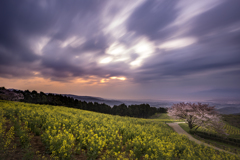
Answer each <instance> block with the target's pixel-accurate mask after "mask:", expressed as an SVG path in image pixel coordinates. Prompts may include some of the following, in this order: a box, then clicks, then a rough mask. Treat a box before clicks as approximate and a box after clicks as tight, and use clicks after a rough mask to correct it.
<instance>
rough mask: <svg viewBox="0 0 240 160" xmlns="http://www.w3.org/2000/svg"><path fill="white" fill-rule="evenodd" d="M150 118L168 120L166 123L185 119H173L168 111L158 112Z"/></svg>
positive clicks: (161, 120)
mask: <svg viewBox="0 0 240 160" xmlns="http://www.w3.org/2000/svg"><path fill="white" fill-rule="evenodd" d="M149 119H154V121H160V122H166V123H170V122H182V121H183V120H179V119H173V118H171V117H170V116H168V114H167V113H157V114H155V115H153V116H151V117H150V118H149Z"/></svg>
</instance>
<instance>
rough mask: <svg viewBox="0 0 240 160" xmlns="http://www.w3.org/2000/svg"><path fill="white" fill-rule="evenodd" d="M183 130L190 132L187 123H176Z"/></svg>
mask: <svg viewBox="0 0 240 160" xmlns="http://www.w3.org/2000/svg"><path fill="white" fill-rule="evenodd" d="M178 125H179V126H180V127H181V128H182V129H183V130H184V131H186V132H187V133H189V134H190V128H189V127H188V124H186V123H179V124H178Z"/></svg>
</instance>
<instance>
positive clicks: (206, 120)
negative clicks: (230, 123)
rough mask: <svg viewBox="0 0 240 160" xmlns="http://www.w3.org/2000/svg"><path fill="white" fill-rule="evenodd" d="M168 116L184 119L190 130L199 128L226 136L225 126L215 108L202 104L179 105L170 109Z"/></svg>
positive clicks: (174, 105)
mask: <svg viewBox="0 0 240 160" xmlns="http://www.w3.org/2000/svg"><path fill="white" fill-rule="evenodd" d="M168 115H169V116H172V117H174V118H177V119H184V120H185V121H186V122H187V123H188V126H189V128H190V129H195V130H197V129H198V128H199V127H203V128H206V129H210V130H214V131H216V132H218V133H220V134H224V133H225V132H224V129H223V127H224V124H223V123H222V121H221V116H220V114H219V113H218V112H217V111H216V109H215V106H209V104H202V103H178V104H173V105H172V106H171V107H170V108H169V109H168Z"/></svg>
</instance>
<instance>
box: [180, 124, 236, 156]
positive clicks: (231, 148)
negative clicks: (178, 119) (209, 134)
mask: <svg viewBox="0 0 240 160" xmlns="http://www.w3.org/2000/svg"><path fill="white" fill-rule="evenodd" d="M178 125H179V126H180V127H181V128H182V129H184V130H185V131H186V132H187V133H189V134H191V133H190V128H189V127H188V125H187V124H186V123H180V124H178ZM226 126H227V127H226V128H232V126H230V125H228V124H226ZM235 129H236V128H234V130H233V131H231V130H230V129H229V130H228V133H234V131H235ZM200 131H204V130H203V129H200ZM192 136H193V137H194V138H196V139H198V140H201V141H203V142H205V143H208V144H211V145H213V146H216V147H218V148H222V149H224V150H227V151H230V152H233V153H237V154H240V147H236V146H233V145H230V144H226V143H223V142H218V141H215V140H210V139H204V138H201V137H199V136H196V135H192ZM229 137H231V138H232V137H234V138H238V139H239V138H240V135H236V134H234V135H231V134H230V135H229Z"/></svg>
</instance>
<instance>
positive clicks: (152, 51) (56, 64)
mask: <svg viewBox="0 0 240 160" xmlns="http://www.w3.org/2000/svg"><path fill="white" fill-rule="evenodd" d="M239 8H240V2H239V1H238V0H231V1H230V0H204V1H194V2H193V1H192V0H186V1H175V0H137V1H135V0H130V1H127V0H123V1H110V0H88V1H85V0H68V1H64V0H58V1H57V0H53V1H47V0H36V1H29V0H22V1H13V0H3V1H1V2H0V78H1V81H2V85H7V86H6V87H8V86H9V87H12V86H15V87H16V88H18V86H17V84H19V88H24V87H25V86H26V87H28V85H27V84H28V83H29V84H30V83H31V87H32V89H34V87H36V88H39V87H37V86H39V85H42V86H46V88H45V87H43V89H44V88H45V89H46V90H48V89H49V88H51V89H52V92H56V91H59V92H63V93H64V92H65V91H67V92H71V89H72V91H73V92H72V93H75V94H83V93H87V94H89V95H96V94H102V95H97V96H103V97H104V96H107V97H112V98H143V97H144V98H155V99H157V98H158V97H159V98H165V99H181V98H185V99H188V98H189V99H198V98H199V99H206V98H207V99H211V98H220V97H224V96H225V97H233V98H234V97H235V98H237V97H239V96H240V94H239V93H240V85H239V82H238V79H239V78H240V45H239V44H240V27H239V26H240V17H239V15H240V10H239ZM44 81H45V82H44ZM14 83H15V84H14ZM46 83H48V84H49V85H46ZM54 83H55V84H56V85H54ZM70 84H71V85H70ZM11 85H12V86H11ZM59 86H61V87H60V88H62V90H61V91H60V90H59V89H56V88H59ZM67 86H68V87H70V86H71V87H72V88H71V87H70V88H69V89H68V90H66V88H67ZM79 86H81V87H79ZM47 87H48V89H47ZM78 87H79V89H80V88H81V91H77V88H78ZM91 87H92V88H91ZM90 88H91V89H90ZM26 89H27V88H26ZM51 89H50V90H48V91H49V92H51ZM117 92H118V93H117ZM209 96H210V97H211V98H209Z"/></svg>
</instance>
